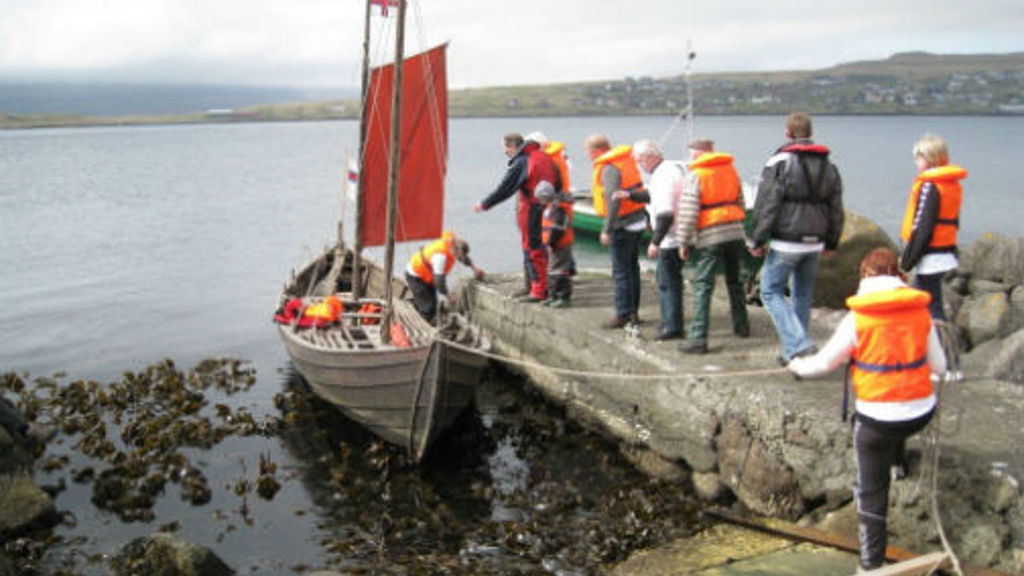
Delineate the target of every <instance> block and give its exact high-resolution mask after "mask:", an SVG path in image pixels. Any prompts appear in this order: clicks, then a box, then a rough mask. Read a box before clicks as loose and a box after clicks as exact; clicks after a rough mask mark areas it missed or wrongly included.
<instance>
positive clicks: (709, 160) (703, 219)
mask: <svg viewBox="0 0 1024 576" xmlns="http://www.w3.org/2000/svg"><path fill="white" fill-rule="evenodd" d="M690 171H691V172H693V173H694V174H696V175H697V177H698V178H700V215H699V216H697V230H704V229H705V228H710V227H712V226H718V225H720V224H728V223H730V222H742V221H743V220H744V219H745V218H746V217H747V211H746V209H745V207H744V206H743V189H742V187H741V185H740V176H739V174H737V173H736V168H735V167H734V166H733V164H732V155H731V154H726V153H724V152H710V153H708V154H703V155H701V156H700V157H699V158H697V159H696V160H694V161H693V162H691V163H690Z"/></svg>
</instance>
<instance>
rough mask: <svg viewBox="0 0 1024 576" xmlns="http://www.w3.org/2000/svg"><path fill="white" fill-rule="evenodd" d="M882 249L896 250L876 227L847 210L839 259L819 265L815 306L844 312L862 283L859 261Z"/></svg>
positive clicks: (832, 259)
mask: <svg viewBox="0 0 1024 576" xmlns="http://www.w3.org/2000/svg"><path fill="white" fill-rule="evenodd" d="M879 246H888V247H890V248H893V249H894V250H895V249H896V245H895V244H894V243H893V241H892V240H891V239H890V238H889V236H888V235H887V234H886V233H885V231H884V230H882V229H881V228H879V227H878V225H877V224H875V223H874V222H872V221H871V220H868V219H867V218H865V217H863V216H860V215H858V214H854V213H853V212H850V211H849V210H847V211H846V220H845V223H844V224H843V236H842V238H840V240H839V249H838V250H837V251H836V255H835V256H834V257H832V258H827V259H826V258H822V259H821V260H820V261H819V265H818V277H817V279H816V280H815V282H814V306H827V307H829V308H837V309H845V308H846V298H847V297H848V296H851V295H852V294H854V293H855V292H856V291H857V284H858V283H859V282H860V261H861V260H863V259H864V255H865V254H867V253H868V252H870V251H871V250H874V249H875V248H878V247H879Z"/></svg>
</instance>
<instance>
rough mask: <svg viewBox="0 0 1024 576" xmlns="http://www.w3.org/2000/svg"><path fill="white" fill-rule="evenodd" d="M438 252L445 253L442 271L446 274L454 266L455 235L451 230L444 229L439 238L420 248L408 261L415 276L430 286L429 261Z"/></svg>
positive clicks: (431, 284)
mask: <svg viewBox="0 0 1024 576" xmlns="http://www.w3.org/2000/svg"><path fill="white" fill-rule="evenodd" d="M439 252H440V253H442V254H444V255H445V265H444V273H445V276H447V275H448V273H449V272H451V270H452V266H455V235H454V234H452V232H451V231H446V232H445V233H444V234H442V235H441V238H440V239H438V240H435V241H434V242H431V243H430V244H427V245H426V246H424V247H423V248H420V250H419V251H418V252H416V253H415V254H413V255H412V259H411V260H410V261H409V267H410V268H412V271H413V272H414V273H415V274H416V276H417V277H418V278H419V279H420V280H423V281H424V282H426V283H427V284H429V285H430V286H433V285H434V268H433V266H431V265H430V261H431V259H432V258H433V257H434V254H437V253H439Z"/></svg>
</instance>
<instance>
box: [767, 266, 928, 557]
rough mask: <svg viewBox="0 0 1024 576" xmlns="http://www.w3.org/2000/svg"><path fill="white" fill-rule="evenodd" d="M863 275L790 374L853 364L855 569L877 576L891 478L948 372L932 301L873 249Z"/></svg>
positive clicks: (812, 373)
mask: <svg viewBox="0 0 1024 576" xmlns="http://www.w3.org/2000/svg"><path fill="white" fill-rule="evenodd" d="M860 275H861V281H860V286H859V287H858V289H857V294H856V295H854V296H851V297H850V298H848V299H847V300H846V303H847V305H848V306H849V307H850V312H849V313H848V314H847V315H846V316H845V317H844V318H843V320H842V321H841V322H840V324H839V326H838V327H837V328H836V331H835V333H834V334H833V335H832V338H831V339H830V340H829V341H828V343H827V344H825V347H824V348H822V349H821V351H820V352H818V353H817V354H814V355H813V356H803V357H799V358H794V359H793V360H792V361H790V363H789V364H788V366H787V368H789V370H791V371H792V372H793V373H794V374H796V375H797V376H799V377H811V376H818V375H821V374H825V373H827V372H831V371H832V370H835V369H836V368H838V367H839V366H840V365H843V364H845V363H846V362H847V361H849V362H850V365H849V366H850V380H851V381H852V384H853V391H854V394H855V404H854V407H855V416H854V418H855V419H854V425H853V445H854V450H855V452H856V455H857V482H856V485H855V487H854V496H855V497H856V499H857V518H858V522H859V531H858V533H859V537H860V565H861V568H863V569H865V570H874V569H876V568H879V567H880V566H882V563H883V562H884V560H885V546H886V523H887V509H888V504H889V483H890V479H891V474H892V473H893V472H896V474H897V475H899V472H900V470H901V469H902V467H903V466H904V461H903V451H904V444H905V442H906V440H907V438H908V437H910V436H911V435H913V434H915V433H917V432H919V431H921V430H922V429H924V427H925V426H926V425H927V424H928V422H929V421H930V420H931V418H932V415H933V414H934V413H935V407H936V395H935V390H934V387H933V382H934V381H936V380H937V376H936V375H939V374H942V373H943V372H945V370H946V357H945V355H944V354H943V351H942V345H941V343H940V341H939V337H938V334H937V332H936V329H935V326H934V325H933V323H932V317H931V314H929V312H928V304H929V302H930V301H931V297H930V295H929V294H928V293H927V292H925V291H923V290H917V289H915V288H911V287H909V286H907V285H906V284H905V283H904V281H903V278H902V276H901V274H900V271H899V260H898V259H897V256H896V253H895V252H893V251H892V250H891V249H889V248H884V247H883V248H876V249H874V250H872V251H871V252H869V253H868V254H867V256H865V257H864V260H863V261H862V262H861V265H860Z"/></svg>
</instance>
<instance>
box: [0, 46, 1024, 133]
mask: <svg viewBox="0 0 1024 576" xmlns="http://www.w3.org/2000/svg"><path fill="white" fill-rule="evenodd" d="M692 82H693V91H694V107H695V113H696V114H698V115H727V114H784V113H787V112H789V111H791V110H794V109H802V110H806V111H807V112H810V113H814V114H1024V52H1014V53H1010V54H929V53H926V52H908V53H902V54H896V55H894V56H891V57H890V58H887V59H885V60H872V61H862V62H849V63H845V64H839V65H836V66H832V67H830V68H824V69H821V70H797V71H777V72H745V73H736V72H730V73H702V74H694V75H693V78H692ZM355 93H356V91H355V90H354V89H350V90H349V91H348V93H347V94H340V93H338V91H335V93H324V92H322V91H321V92H320V93H315V92H312V91H309V90H299V89H288V88H253V87H226V86H156V85H122V84H107V85H95V84H94V85H74V84H6V85H5V84H2V83H0V127H7V128H17V127H38V126H57V125H96V124H153V123H181V122H238V121H242V122H252V121H280V120H289V121H291V120H323V119H339V118H355V117H356V116H357V114H358V111H359V106H358V101H357V100H355ZM341 98H347V99H341ZM685 107H686V82H685V79H684V77H683V76H682V75H679V76H673V77H668V78H657V79H656V78H651V77H636V78H623V79H618V80H606V81H600V82H580V83H571V84H552V85H535V86H496V87H489V88H469V89H463V90H452V91H451V92H450V94H449V111H450V115H451V116H453V117H479V116H581V115H632V114H649V115H655V114H657V115H675V114H679V113H680V111H682V110H684V109H685Z"/></svg>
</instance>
